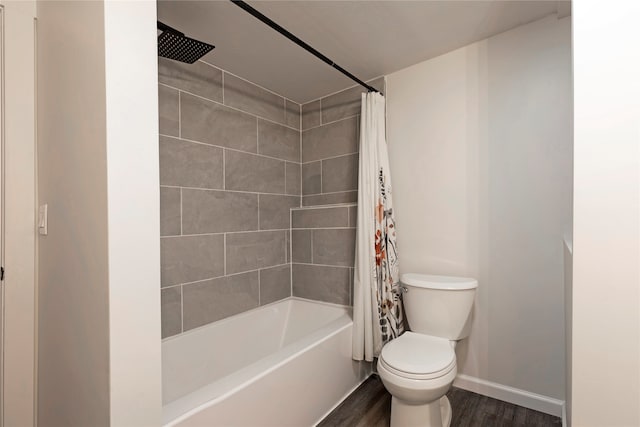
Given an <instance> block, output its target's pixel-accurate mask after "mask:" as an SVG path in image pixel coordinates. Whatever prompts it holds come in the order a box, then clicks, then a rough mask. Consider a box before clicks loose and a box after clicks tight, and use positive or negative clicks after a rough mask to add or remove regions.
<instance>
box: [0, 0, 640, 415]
mask: <svg viewBox="0 0 640 427" xmlns="http://www.w3.org/2000/svg"><path fill="white" fill-rule="evenodd" d="M0 3H1V2H0ZM150 3H153V4H152V5H150ZM243 5H245V7H243ZM238 6H240V7H238ZM36 9H37V16H38V26H37V34H36V36H34V37H36V39H37V41H38V49H37V50H38V51H37V55H36V57H37V66H38V73H37V86H38V94H37V101H38V102H37V104H38V105H37V116H38V118H37V123H38V126H37V130H38V132H37V141H38V147H37V152H36V153H35V156H36V158H37V160H38V164H37V174H35V179H36V182H37V197H36V199H35V200H36V202H35V203H36V204H37V205H41V206H42V205H44V204H45V203H48V215H49V217H48V218H49V219H48V221H49V223H48V227H49V230H48V234H47V233H42V230H40V231H41V232H40V234H41V235H40V236H39V238H38V240H37V246H36V247H37V252H36V253H37V263H36V266H37V268H36V269H37V290H36V294H37V308H36V314H37V319H36V323H37V339H36V346H37V358H36V359H37V360H36V365H35V366H36V371H37V381H35V382H34V384H35V385H34V389H35V391H34V395H36V396H37V399H36V400H35V403H34V405H35V409H34V411H33V413H34V414H36V415H35V417H36V418H37V420H38V423H37V424H41V425H52V426H53V425H140V426H142V425H159V424H161V425H164V426H185V427H186V426H194V427H195V426H205V425H207V426H210V425H219V426H311V425H321V426H331V425H333V426H337V425H340V426H343V425H344V426H356V425H360V426H362V425H377V426H386V425H391V426H392V427H400V426H403V425H416V426H438V427H439V426H449V425H451V426H466V425H514V426H515V425H539V426H547V425H566V426H571V425H580V426H582V425H585V426H587V425H594V426H595V425H602V424H598V422H599V421H597V422H596V423H595V424H588V423H582V422H573V421H572V418H574V419H578V420H580V421H582V420H585V419H589V415H585V414H588V410H587V409H585V408H586V407H587V406H589V405H585V404H584V402H585V400H584V399H583V396H584V394H579V395H576V396H578V399H577V400H576V402H577V403H578V404H579V405H578V406H576V408H575V410H574V408H573V407H572V401H573V393H574V387H573V385H574V384H581V385H582V386H584V383H580V381H581V379H582V378H583V377H582V376H576V377H575V378H572V373H573V372H578V373H580V372H581V373H582V374H584V372H585V371H584V370H585V369H586V368H585V365H584V361H583V359H581V357H582V354H583V353H581V352H580V351H577V350H576V348H577V347H575V344H576V343H579V344H581V345H582V344H584V343H585V341H586V338H584V335H580V337H581V339H582V340H583V341H576V342H575V343H574V341H573V339H572V333H573V325H572V322H574V319H575V318H576V317H575V316H574V312H573V310H574V308H573V301H578V300H577V299H576V297H575V296H574V294H573V284H572V283H573V277H574V266H573V240H574V218H576V216H575V212H574V179H575V176H576V175H575V174H574V159H576V158H577V157H575V156H574V99H575V98H574V62H573V61H574V58H573V55H574V44H573V40H572V37H573V36H574V31H575V28H573V25H572V20H573V19H574V17H573V12H574V11H573V10H572V3H571V1H489V0H487V1H484V0H482V1H415V2H404V1H331V2H325V1H250V2H247V3H244V2H238V1H177V0H176V1H158V2H157V3H156V2H144V1H143V2H104V3H102V2H46V1H39V2H37V8H36ZM243 9H244V10H243ZM248 9H251V10H254V11H258V14H263V16H266V17H268V19H269V20H272V23H276V24H275V26H278V25H279V26H282V28H284V29H286V31H288V32H290V33H289V34H290V35H293V36H294V38H299V39H301V40H302V41H303V44H304V43H307V44H308V45H307V46H308V47H309V46H310V47H311V50H315V51H316V53H319V54H320V55H326V57H325V58H326V59H328V62H329V63H327V61H323V60H321V59H319V58H318V57H317V55H314V54H312V53H310V52H309V49H304V48H303V47H301V46H300V45H299V43H296V42H295V41H294V40H291V37H289V38H288V37H285V36H283V34H281V33H279V32H278V31H276V30H274V28H270V26H269V25H265V22H261V20H260V19H256V16H255V14H254V16H251V15H252V14H251V13H247V12H248ZM63 27H64V29H62V28H63ZM95 28H99V29H100V31H97V32H96V31H95ZM149 32H153V37H149ZM164 33H167V34H168V35H170V36H172V37H178V38H184V37H185V36H186V37H189V38H192V39H194V40H197V41H201V42H204V43H207V44H211V45H215V48H213V49H212V50H210V51H208V52H207V53H205V54H204V56H201V57H200V58H199V59H197V60H195V61H194V62H193V63H185V62H182V61H177V60H173V59H168V58H166V57H163V56H162V55H160V56H159V55H158V45H157V41H158V40H160V39H161V37H162V35H163V34H164ZM180 33H184V34H180ZM133 41H137V42H138V43H137V46H136V49H135V51H134V50H133V49H130V48H129V46H131V44H132V42H133ZM194 43H195V41H194V42H193V43H192V44H191V45H190V46H189V47H190V48H193V46H195V44H194ZM95 46H100V47H101V48H100V49H101V50H100V49H95ZM49 48H50V49H49ZM79 54H81V55H83V56H82V59H79V56H80V55H79ZM333 61H335V63H333ZM342 67H344V68H342ZM151 71H153V72H151ZM341 71H344V72H341ZM345 73H346V74H349V73H352V74H351V77H352V78H350V77H348V76H346V75H345ZM354 79H356V80H358V81H359V82H356V81H354ZM96 82H100V84H99V85H98V86H99V87H97V88H96ZM61 99H63V100H64V102H60V100H61ZM376 102H377V103H378V104H376ZM156 103H157V104H156ZM365 104H366V105H365ZM373 104H376V108H377V110H375V109H374V110H375V113H376V114H378V115H377V116H376V115H375V114H374V115H373V116H371V115H370V114H369V113H370V112H371V110H369V109H368V108H371V105H373ZM54 111H55V114H54V113H52V112H54ZM363 111H366V113H365V114H364V115H363V114H362V112H363ZM78 114H83V117H84V118H85V119H84V120H83V121H82V123H80V124H74V125H73V126H69V125H67V124H66V123H67V121H68V117H72V116H74V115H75V116H77V115H78ZM372 117H373V119H372ZM377 118H381V119H380V121H376V120H377ZM372 122H373V123H374V124H375V126H377V130H378V131H379V132H378V134H377V135H376V138H378V139H377V143H378V144H379V145H378V146H377V150H378V151H375V150H373V151H372V148H371V147H370V146H369V144H371V142H370V140H368V139H367V138H369V137H370V132H369V128H367V127H368V126H371V127H375V126H373V125H372ZM150 124H151V125H150ZM364 128H367V132H364V131H363V129H364ZM365 134H366V135H368V136H363V135H365ZM151 140H153V141H151ZM363 147H364V148H363ZM381 147H382V148H381ZM381 152H383V154H382V155H380V153H381ZM387 152H388V158H386V153H387ZM365 153H366V156H365ZM372 153H373V154H372ZM375 153H377V154H375ZM374 158H375V160H373V163H372V164H369V163H367V162H370V161H372V160H371V159H374ZM63 159H64V160H63ZM79 159H82V161H77V162H76V163H74V161H75V160H79ZM379 161H382V163H383V164H384V167H378V166H379V165H378V164H377V163H375V162H379ZM370 166H371V167H370ZM375 167H378V169H375ZM383 169H384V172H385V173H386V174H388V175H385V176H382V172H380V175H378V172H377V170H380V171H382V170H383ZM366 171H369V172H371V171H374V173H371V174H370V175H368V176H367V175H365V172H366ZM88 177H90V178H88ZM576 182H577V181H576ZM381 183H383V184H384V185H383V184H381ZM376 185H377V186H376ZM381 187H382V190H380V188H381ZM363 188H366V189H367V190H366V191H363ZM370 188H375V189H376V191H381V192H382V193H381V194H382V196H381V197H382V198H384V199H385V203H387V197H388V203H389V204H388V205H386V204H385V205H384V209H385V210H384V212H383V213H381V214H379V216H378V217H376V215H378V212H379V209H381V208H380V207H379V206H377V205H376V206H375V207H374V206H373V204H371V205H366V206H365V202H366V203H368V202H369V201H373V200H374V197H378V196H377V195H376V196H373V195H371V194H370V192H369V189H370ZM359 189H360V191H359ZM391 195H392V196H393V204H391V202H390V200H391ZM377 200H378V199H376V201H377ZM387 208H388V210H387ZM36 211H37V210H36ZM380 212H381V211H380ZM45 214H46V211H45ZM380 216H383V217H384V218H386V221H389V222H386V223H385V224H386V227H389V228H386V229H385V230H383V233H386V232H389V236H391V237H389V240H385V242H386V243H387V244H388V245H391V246H392V248H391V249H394V250H395V240H396V239H397V259H395V258H392V259H391V262H390V264H394V265H392V266H391V267H390V268H389V271H393V272H392V273H389V274H390V275H391V279H390V282H391V283H392V285H393V286H392V288H393V289H387V288H384V289H385V291H384V292H388V293H386V294H385V297H389V298H391V300H392V301H393V303H391V302H390V303H389V306H387V305H386V304H387V301H386V300H385V302H384V308H381V305H380V298H381V296H380V292H381V291H380V289H382V288H380V287H377V288H376V287H367V286H366V285H364V284H363V283H368V282H367V280H368V279H363V277H365V276H366V277H374V276H376V274H377V272H379V268H380V267H379V265H378V266H376V262H375V261H376V258H375V257H373V258H371V257H370V258H366V259H365V257H364V256H363V251H362V249H361V248H362V247H363V245H364V244H363V243H362V242H363V241H366V242H369V243H370V242H372V241H373V240H372V238H373V234H374V233H369V230H368V229H366V228H365V225H363V224H372V223H373V222H374V218H379V217H380ZM61 218H63V220H62V219H61ZM45 224H46V222H45ZM389 224H391V225H389ZM377 226H379V224H378V225H377ZM363 230H364V231H363ZM396 230H397V232H396ZM366 233H369V234H371V236H370V237H368V238H367V237H363V236H364V235H365V234H366ZM387 237H388V236H387V235H386V234H385V239H387ZM391 241H393V242H392V243H391ZM386 249H387V251H386V252H385V255H384V257H389V256H392V255H389V252H390V250H391V249H390V248H389V246H387V247H386ZM370 250H371V251H374V250H375V248H374V247H371V249H370ZM371 254H374V255H375V252H371V253H368V255H371ZM363 259H365V260H364V261H363ZM385 261H387V262H389V259H388V258H385ZM396 262H397V264H396ZM582 262H583V263H584V261H582ZM581 265H583V264H581ZM385 267H386V266H385ZM370 270H371V271H370ZM372 271H375V272H376V274H373V273H372ZM376 277H377V278H378V280H380V277H379V276H376ZM378 286H380V284H379V283H378ZM372 289H373V291H372ZM376 292H378V293H376ZM580 292H583V291H582V290H580ZM579 295H582V294H579ZM376 298H378V305H377V306H376V305H375V301H376ZM402 301H404V303H403V302H402ZM69 302H71V303H70V304H69ZM67 305H69V308H68V309H65V310H61V307H67ZM391 305H393V310H396V311H395V312H394V313H395V314H396V315H397V317H398V319H399V320H398V325H393V326H390V325H389V324H385V325H384V326H382V325H383V320H382V317H379V316H382V315H380V311H384V310H387V309H389V310H391V308H390V306H391ZM403 305H404V307H403ZM363 307H364V308H363ZM576 307H577V310H578V311H576V313H578V314H580V315H581V316H582V315H583V314H584V306H583V305H577V306H576ZM363 310H364V314H363ZM385 313H387V315H388V312H386V311H385ZM584 318H585V317H582V318H581V319H582V320H584ZM386 319H387V318H385V321H386ZM424 319H428V321H426V323H427V324H425V325H423V323H421V321H422V320H424ZM434 324H435V326H434ZM372 327H373V329H374V330H376V331H377V332H374V333H373V335H371V336H374V338H375V337H376V335H375V334H376V333H378V334H380V331H378V330H377V329H381V330H382V332H383V334H386V335H384V337H385V338H384V343H382V344H380V343H377V344H376V343H375V342H374V344H373V347H371V342H370V341H369V336H370V335H367V334H371V331H370V329H371V328H372ZM434 328H435V329H434ZM578 328H579V329H576V331H583V330H584V323H579V324H578ZM434 330H437V332H433V331H434ZM60 331H64V333H63V332H60ZM363 331H365V332H363ZM396 333H397V335H396ZM363 334H364V336H365V337H366V339H365V338H362V335H363ZM61 335H62V336H61ZM361 338H362V339H361ZM376 339H377V338H376ZM374 341H375V339H374ZM378 344H379V347H376V345H378ZM362 347H364V348H365V350H364V351H363V350H362ZM585 347H587V346H586V345H583V347H582V349H583V350H584V348H585ZM371 348H374V350H371ZM376 348H377V350H376ZM634 351H635V350H634ZM574 360H579V361H581V362H583V363H579V364H576V366H575V367H574V366H573V363H574ZM66 382H69V384H71V385H70V386H69V387H68V388H66V389H65V390H64V391H62V392H61V391H60V384H61V383H66ZM576 390H577V392H578V393H582V392H583V390H584V389H583V388H582V387H580V388H577V389H576ZM87 396H92V398H88V397H87ZM73 402H81V404H76V403H73ZM133 402H136V404H133ZM363 402H364V403H363ZM603 404H604V403H603ZM574 414H575V417H574ZM621 414H622V412H621ZM623 416H624V415H620V419H623ZM592 419H593V420H597V419H598V418H597V417H594V418H592ZM7 425H9V424H7ZM611 425H625V424H624V423H617V424H616V423H612V424H611Z"/></svg>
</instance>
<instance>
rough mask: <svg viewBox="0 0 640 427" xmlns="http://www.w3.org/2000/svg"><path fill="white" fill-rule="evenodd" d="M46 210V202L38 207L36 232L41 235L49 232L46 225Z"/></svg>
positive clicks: (47, 220)
mask: <svg viewBox="0 0 640 427" xmlns="http://www.w3.org/2000/svg"><path fill="white" fill-rule="evenodd" d="M48 210H49V209H48V205H47V204H46V203H45V204H44V205H40V208H39V209H38V233H40V235H42V236H46V235H47V233H48V232H49V231H48V227H47V224H48V222H49V218H48Z"/></svg>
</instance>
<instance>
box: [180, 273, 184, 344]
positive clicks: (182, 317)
mask: <svg viewBox="0 0 640 427" xmlns="http://www.w3.org/2000/svg"><path fill="white" fill-rule="evenodd" d="M183 332H184V295H183V289H182V285H180V333H183Z"/></svg>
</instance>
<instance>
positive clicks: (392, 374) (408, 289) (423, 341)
mask: <svg viewBox="0 0 640 427" xmlns="http://www.w3.org/2000/svg"><path fill="white" fill-rule="evenodd" d="M401 282H402V285H403V291H404V303H405V311H406V314H407V320H408V323H409V328H410V329H411V331H407V332H405V333H404V334H403V335H402V336H400V337H399V338H397V339H395V340H392V341H391V342H389V343H387V344H386V345H385V346H384V347H383V348H382V352H381V353H380V356H379V357H378V364H377V370H378V374H379V375H380V379H381V380H382V383H383V384H384V386H385V388H386V389H387V391H389V393H390V394H391V396H392V400H391V427H409V426H415V427H448V426H449V425H450V423H451V415H452V412H451V405H450V404H449V400H448V399H447V397H446V396H445V395H446V393H447V391H448V390H449V389H450V388H451V385H452V384H453V380H454V379H455V377H456V374H457V364H456V354H455V351H454V349H455V344H456V341H457V340H459V339H462V338H465V337H466V336H468V330H469V315H470V313H471V307H472V304H473V297H474V293H475V288H476V287H477V282H476V281H475V279H467V278H455V277H444V276H429V275H416V274H409V275H403V276H402V279H401Z"/></svg>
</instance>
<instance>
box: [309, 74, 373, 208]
mask: <svg viewBox="0 0 640 427" xmlns="http://www.w3.org/2000/svg"><path fill="white" fill-rule="evenodd" d="M369 84H371V85H372V86H374V87H375V88H377V89H379V90H381V91H383V92H384V79H383V78H379V79H376V80H373V81H371V82H369ZM363 91H364V88H362V87H361V86H356V87H352V88H350V89H347V90H344V91H342V92H338V93H335V94H333V95H329V96H326V97H324V98H321V99H318V100H316V101H312V102H309V103H307V104H304V105H303V106H302V204H303V206H317V205H332V204H340V203H354V202H356V201H357V199H358V192H357V190H358V145H359V127H360V103H361V101H360V99H361V94H362V92H363Z"/></svg>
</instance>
